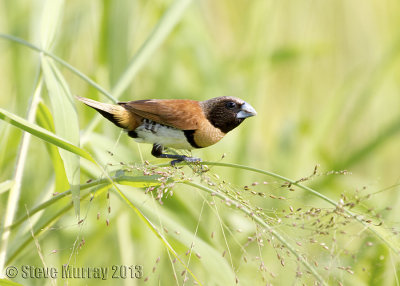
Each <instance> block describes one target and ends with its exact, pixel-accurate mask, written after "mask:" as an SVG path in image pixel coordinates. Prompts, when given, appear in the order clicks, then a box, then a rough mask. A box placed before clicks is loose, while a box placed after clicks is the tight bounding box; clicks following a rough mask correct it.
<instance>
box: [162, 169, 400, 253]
mask: <svg viewBox="0 0 400 286" xmlns="http://www.w3.org/2000/svg"><path fill="white" fill-rule="evenodd" d="M202 164H204V165H211V166H220V167H229V168H237V169H242V170H247V171H251V172H255V173H259V174H263V175H266V176H269V177H273V178H276V179H279V180H282V181H284V182H288V183H290V184H292V185H293V186H297V187H299V188H300V189H303V190H305V191H307V192H309V193H311V194H312V195H314V196H316V197H318V198H320V199H322V200H324V201H326V202H328V203H329V204H331V205H332V206H334V207H338V208H340V211H343V212H344V213H346V214H347V215H349V216H351V217H352V218H354V219H356V220H357V221H358V222H359V223H361V224H362V225H363V227H365V228H366V229H368V230H369V231H371V232H372V233H373V234H374V235H375V236H376V237H378V238H379V239H380V240H381V241H382V242H383V243H384V244H385V245H386V246H387V247H389V248H390V249H391V250H392V251H393V252H394V253H395V254H396V255H399V256H400V242H399V241H396V242H392V241H389V240H388V237H389V234H388V233H387V232H386V231H385V230H384V229H382V228H378V227H379V226H375V225H373V224H370V223H367V222H366V221H364V220H363V219H362V218H361V217H360V216H358V215H356V214H355V213H353V212H351V211H350V210H348V209H346V208H343V207H342V206H340V205H339V204H338V203H337V202H335V201H334V200H332V199H330V198H328V197H327V196H325V195H323V194H321V193H319V192H317V191H316V190H314V189H312V188H310V187H307V186H304V185H303V184H300V183H299V182H298V181H295V180H291V179H289V178H286V177H284V176H281V175H278V174H275V173H273V172H268V171H264V170H261V169H257V168H253V167H248V166H244V165H239V164H232V163H221V162H202ZM163 165H164V164H163Z"/></svg>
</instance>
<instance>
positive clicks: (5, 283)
mask: <svg viewBox="0 0 400 286" xmlns="http://www.w3.org/2000/svg"><path fill="white" fill-rule="evenodd" d="M0 285H2V286H22V284H19V283H17V282H14V281H10V280H7V279H0Z"/></svg>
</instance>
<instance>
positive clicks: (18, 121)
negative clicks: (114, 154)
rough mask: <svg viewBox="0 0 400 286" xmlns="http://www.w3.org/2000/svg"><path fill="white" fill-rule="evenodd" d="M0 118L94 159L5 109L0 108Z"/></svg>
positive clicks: (45, 139) (88, 158) (83, 156)
mask: <svg viewBox="0 0 400 286" xmlns="http://www.w3.org/2000/svg"><path fill="white" fill-rule="evenodd" d="M0 119H2V120H4V121H6V122H8V123H10V124H12V125H14V126H15V127H18V128H20V129H22V130H24V131H26V132H29V133H31V134H32V135H34V136H36V137H38V138H40V139H42V140H44V141H46V142H48V143H50V144H53V145H55V146H57V147H60V148H62V149H64V150H66V151H69V152H71V153H74V154H76V155H79V156H80V157H82V158H85V159H87V160H89V161H91V162H93V163H96V161H95V160H94V159H93V158H92V156H91V155H90V154H89V153H88V152H86V151H85V150H83V149H81V148H79V147H77V146H75V145H74V144H72V143H71V142H69V141H67V140H65V139H62V138H61V137H59V136H57V135H55V134H54V133H51V132H49V131H48V130H46V129H44V128H42V127H39V126H37V125H35V124H33V123H30V122H29V121H27V120H26V119H24V118H21V117H19V116H17V115H15V114H13V113H11V112H8V111H7V110H4V109H2V108H0Z"/></svg>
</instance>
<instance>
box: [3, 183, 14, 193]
mask: <svg viewBox="0 0 400 286" xmlns="http://www.w3.org/2000/svg"><path fill="white" fill-rule="evenodd" d="M13 184H14V181H13V180H7V181H4V182H2V183H0V195H1V194H2V193H5V192H7V191H8V190H9V189H11V187H12V185H13Z"/></svg>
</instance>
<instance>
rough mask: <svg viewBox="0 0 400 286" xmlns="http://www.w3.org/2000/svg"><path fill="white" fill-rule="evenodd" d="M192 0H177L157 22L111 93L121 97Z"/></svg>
mask: <svg viewBox="0 0 400 286" xmlns="http://www.w3.org/2000/svg"><path fill="white" fill-rule="evenodd" d="M191 2H192V0H176V1H175V2H174V3H173V4H172V5H171V6H170V8H169V9H168V10H167V11H166V12H165V14H164V15H163V17H162V18H161V19H160V21H159V22H158V23H157V25H156V27H155V28H154V30H153V31H152V32H151V34H150V36H149V37H148V38H147V40H146V41H145V42H144V44H143V45H142V46H141V47H140V49H139V51H138V52H137V53H136V54H135V56H134V57H133V58H132V60H131V62H130V63H129V65H128V68H127V69H126V70H125V72H124V74H123V75H122V76H121V77H120V79H119V81H118V82H117V84H116V85H115V86H114V87H113V89H112V91H111V93H112V94H113V95H114V96H115V97H116V98H118V97H120V96H121V94H122V93H123V92H124V91H125V89H126V88H127V87H128V86H129V85H130V84H131V83H132V80H133V78H134V77H135V75H136V74H137V73H138V71H139V70H140V69H141V68H142V67H143V66H144V64H145V63H146V62H147V61H149V60H150V59H151V56H152V55H153V54H154V52H155V50H156V49H157V48H158V47H159V46H160V45H161V44H162V42H163V41H164V40H165V39H166V38H167V36H168V35H169V34H170V33H171V31H172V29H173V28H174V27H175V26H176V24H177V23H178V22H179V20H180V19H181V18H182V15H183V12H184V11H185V10H186V8H187V7H188V6H189V4H190V3H191Z"/></svg>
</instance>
